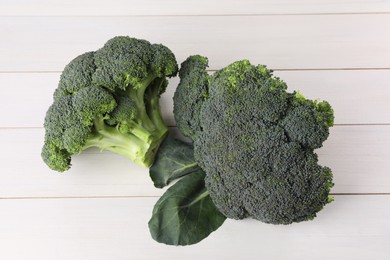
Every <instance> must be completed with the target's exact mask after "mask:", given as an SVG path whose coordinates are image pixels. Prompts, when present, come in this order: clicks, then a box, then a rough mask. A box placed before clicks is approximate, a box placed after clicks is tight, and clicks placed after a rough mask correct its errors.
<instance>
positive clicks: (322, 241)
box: [0, 196, 390, 260]
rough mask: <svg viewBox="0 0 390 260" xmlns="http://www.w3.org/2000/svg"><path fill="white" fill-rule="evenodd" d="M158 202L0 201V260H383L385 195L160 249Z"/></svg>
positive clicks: (243, 224)
mask: <svg viewBox="0 0 390 260" xmlns="http://www.w3.org/2000/svg"><path fill="white" fill-rule="evenodd" d="M156 201H157V198H136V199H49V200H1V201H0V218H1V222H2V224H1V226H0V243H1V245H2V250H0V258H1V259H15V260H16V259H17V260H19V259H20V260H21V259H23V260H24V259H29V260H41V259H72V260H79V259H80V260H81V259H82V260H84V259H94V260H99V259H137V260H141V259H145V260H150V259H170V260H175V259H180V260H181V259H245V260H246V259H260V258H261V259H297V260H298V259H299V260H301V259H320V260H322V259H324V260H325V259H354V260H360V259H361V260H366V259H387V258H388V256H389V255H390V248H389V246H388V241H389V240H390V222H389V221H388V219H389V218H390V207H386V205H390V196H335V201H334V202H332V203H331V204H329V205H327V206H326V207H325V208H324V209H323V210H322V211H321V212H320V213H319V214H318V217H317V218H315V219H314V220H313V221H309V222H303V223H299V224H293V225H288V226H282V225H281V226H274V225H269V224H263V223H261V222H258V221H254V220H249V219H248V220H242V221H235V220H227V221H226V222H225V223H224V225H223V226H222V227H221V228H220V229H219V230H217V231H216V232H214V233H212V234H211V236H209V237H208V238H206V239H205V240H203V241H202V242H200V243H199V244H196V245H193V246H190V247H171V246H166V245H162V244H158V243H157V242H155V241H154V240H152V238H151V237H150V235H149V231H148V228H147V221H148V220H149V218H150V216H151V212H152V207H153V205H154V203H155V202H156Z"/></svg>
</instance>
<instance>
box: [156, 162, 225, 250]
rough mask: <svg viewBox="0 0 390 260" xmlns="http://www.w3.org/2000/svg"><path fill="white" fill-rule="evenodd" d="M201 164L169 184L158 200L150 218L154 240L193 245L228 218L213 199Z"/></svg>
mask: <svg viewBox="0 0 390 260" xmlns="http://www.w3.org/2000/svg"><path fill="white" fill-rule="evenodd" d="M204 178H205V173H204V172H203V171H202V170H201V169H200V168H198V170H197V171H196V172H193V173H192V174H189V175H187V176H185V177H183V178H182V179H181V180H179V181H178V182H177V183H175V184H174V185H173V186H172V187H170V188H169V189H168V190H167V191H166V192H165V193H164V194H163V195H162V196H161V198H160V199H159V200H158V201H157V203H156V205H155V206H154V208H153V215H152V218H151V219H150V221H149V230H150V233H151V235H152V237H153V239H154V240H156V241H157V242H160V243H164V244H168V245H191V244H195V243H198V242H199V241H201V240H203V239H204V238H206V237H207V236H208V235H209V234H210V233H212V232H213V231H215V230H217V229H218V228H219V227H220V226H221V225H222V224H223V222H224V221H225V219H226V217H225V216H224V215H222V213H220V212H219V211H218V209H217V208H216V207H215V205H214V203H213V202H212V200H211V198H210V196H209V194H208V191H207V189H206V188H205V183H204Z"/></svg>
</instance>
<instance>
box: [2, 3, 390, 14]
mask: <svg viewBox="0 0 390 260" xmlns="http://www.w3.org/2000/svg"><path fill="white" fill-rule="evenodd" d="M0 7H1V8H0V15H2V16H10V15H37V16H39V15H45V16H47V15H49V16H59V15H61V16H63V15H96V16H105V15H116V16H118V15H248V14H250V15H261V14H312V13H323V14H327V13H378V12H390V2H389V1H380V0H374V1H370V0H338V1H335V0H310V1H309V0H304V1H302V0H245V1H234V0H211V1H210V0H187V1H180V0H164V1H160V0H112V1H103V0H79V1H77V4H75V3H73V2H69V1H65V0H56V1H49V0H29V1H22V0H13V1H6V0H1V1H0Z"/></svg>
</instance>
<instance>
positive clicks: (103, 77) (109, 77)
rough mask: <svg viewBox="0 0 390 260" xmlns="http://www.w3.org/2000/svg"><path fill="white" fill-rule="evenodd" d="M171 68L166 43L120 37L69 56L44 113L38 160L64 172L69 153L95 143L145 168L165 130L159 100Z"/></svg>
mask: <svg viewBox="0 0 390 260" xmlns="http://www.w3.org/2000/svg"><path fill="white" fill-rule="evenodd" d="M177 70H178V68H177V62H176V59H175V56H174V55H173V53H172V52H171V51H170V50H169V49H168V48H167V47H165V46H163V45H161V44H150V43H149V42H147V41H145V40H139V39H135V38H130V37H125V36H118V37H114V38H112V39H111V40H109V41H108V42H107V43H106V44H105V45H104V46H103V47H102V48H101V49H99V50H97V51H93V52H87V53H85V54H82V55H80V56H78V57H76V58H75V59H73V60H72V61H71V62H70V63H69V64H68V65H67V66H66V67H65V68H64V70H63V72H62V74H61V77H60V81H59V84H58V87H57V89H56V90H55V92H54V102H53V104H52V105H51V106H50V108H49V109H48V111H47V113H46V118H45V123H44V127H45V130H46V134H45V142H44V146H43V149H42V158H43V160H44V162H45V163H46V164H47V165H48V166H49V167H50V168H51V169H53V170H57V171H65V170H68V169H69V168H70V166H71V157H72V155H74V154H77V153H80V152H81V151H83V150H85V149H87V148H89V147H98V148H100V149H101V150H110V151H113V152H116V153H118V154H121V155H124V156H126V157H128V158H130V159H131V160H133V161H134V162H135V163H137V164H139V165H142V166H146V167H149V166H150V165H151V164H152V163H153V160H154V157H155V154H156V152H157V149H158V147H159V145H160V143H161V142H162V141H163V139H164V138H165V137H166V135H167V132H168V128H167V126H166V125H165V123H164V121H163V119H162V117H161V114H160V110H159V99H160V96H161V94H162V93H164V91H165V89H166V87H167V77H172V76H175V75H176V74H177Z"/></svg>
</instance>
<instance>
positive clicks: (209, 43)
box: [0, 0, 390, 260]
mask: <svg viewBox="0 0 390 260" xmlns="http://www.w3.org/2000/svg"><path fill="white" fill-rule="evenodd" d="M115 35H131V36H135V37H140V38H145V39H148V40H149V41H151V42H161V43H163V44H166V45H167V46H168V47H170V48H171V49H172V50H173V51H174V52H175V54H176V55H177V58H178V61H179V62H181V61H183V60H184V59H185V58H186V57H187V56H188V55H191V54H196V53H199V54H202V55H206V56H208V57H209V59H210V69H211V70H215V69H219V68H221V67H223V66H225V65H227V64H228V63H230V62H232V61H234V60H237V59H244V58H248V59H250V60H251V61H252V62H253V63H262V64H267V65H268V66H269V67H270V68H273V69H276V70H277V71H276V72H275V75H277V76H279V77H281V78H282V79H284V80H285V81H286V82H287V83H288V85H289V88H290V89H291V90H300V91H301V92H302V93H304V94H305V95H306V96H308V97H310V98H317V97H320V98H321V99H325V100H328V101H329V102H330V103H331V104H332V105H333V107H334V109H335V114H336V124H337V126H335V127H334V128H333V129H332V130H331V136H330V137H329V139H328V140H327V141H326V143H325V144H324V147H323V148H321V149H319V150H318V154H319V157H320V162H321V163H322V164H324V165H328V166H330V167H331V168H332V169H333V171H334V181H335V187H334V188H333V189H332V193H336V194H340V193H342V194H349V195H346V196H340V195H336V196H335V197H336V198H335V201H334V202H333V203H332V204H330V205H328V206H326V207H325V209H324V210H323V211H321V213H320V214H319V216H318V217H317V218H316V219H315V220H314V221H311V222H306V223H301V224H294V225H290V226H273V225H266V224H262V223H259V222H256V221H251V220H245V221H233V220H229V221H227V222H226V223H225V224H224V225H223V226H222V228H221V229H220V230H218V231H217V232H215V233H214V234H212V235H211V237H209V238H208V239H206V240H204V241H202V242H201V243H200V244H198V245H195V246H191V247H168V246H165V245H160V244H157V243H156V242H154V241H153V240H152V239H151V238H150V236H149V233H148V229H147V221H148V220H149V217H150V214H151V210H152V207H153V204H154V202H155V201H156V200H157V197H156V196H159V195H160V194H161V193H162V191H161V190H157V189H154V188H153V186H152V183H151V181H150V180H149V178H148V172H147V170H145V169H141V168H139V167H137V166H135V165H134V164H133V163H131V162H129V161H128V160H127V159H125V158H122V157H120V156H118V155H114V154H112V153H109V152H103V153H100V152H98V151H97V150H93V149H92V150H89V151H86V152H85V153H84V154H81V155H79V156H75V158H74V160H73V164H74V165H73V167H72V169H71V170H70V171H69V172H67V173H64V174H58V173H54V172H52V171H50V170H49V169H48V168H47V167H46V166H45V165H44V164H43V163H42V161H41V159H40V149H41V145H42V138H43V133H44V132H43V129H42V122H43V117H44V114H45V111H46V109H47V107H48V106H49V105H50V103H51V97H52V93H53V91H54V88H55V87H56V84H57V82H58V77H59V72H60V71H61V70H62V68H63V67H64V66H65V64H67V63H68V62H69V61H70V59H72V58H73V57H75V56H76V55H78V54H81V53H82V52H85V51H89V50H93V49H96V48H98V47H100V46H101V45H102V44H103V43H104V42H105V41H106V40H107V39H109V38H110V37H112V36H115ZM0 36H1V40H0V90H1V94H0V111H1V114H2V117H1V118H2V119H1V120H0V143H1V144H2V146H1V149H0V158H1V159H0V162H1V163H0V198H2V199H0V244H1V250H0V259H6V260H8V259H33V260H34V259H39V260H41V259H43V260H46V259H50V260H51V259H72V260H73V259H109V260H112V259H209V258H210V259H313V258H315V259H389V257H390V248H389V247H388V242H389V241H390V222H389V219H390V218H389V217H390V196H389V195H390V149H389V147H390V112H389V111H390V102H389V100H390V1H385V0H384V1H369V0H359V1H358V0H339V1H335V0H315V1H314V0H312V1H309V0H291V1H287V0H272V1H271V0H259V1H254V0H242V1H232V0H226V1H222V0H220V1H201V0H198V1H192V0H190V1H179V0H167V1H158V0H149V1H146V0H143V1H141V0H138V1H125V0H113V1H100V0H97V1H91V0H85V1H77V4H76V2H69V1H64V0H58V1H48V0H31V1H21V0H14V1H6V0H0ZM170 83H171V85H170V87H169V88H168V91H167V93H166V94H165V95H164V97H163V98H162V101H161V104H162V107H163V114H164V118H165V119H166V121H167V122H168V124H169V125H171V126H173V125H174V121H173V117H172V99H171V97H172V95H173V91H174V89H175V87H176V85H177V83H178V80H177V79H172V80H171V81H170ZM171 129H172V130H173V131H176V128H171ZM378 193H381V194H382V195H374V194H378ZM151 196H152V197H151ZM87 197H88V198H87ZM89 197H94V198H89ZM42 198H45V199H42Z"/></svg>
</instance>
